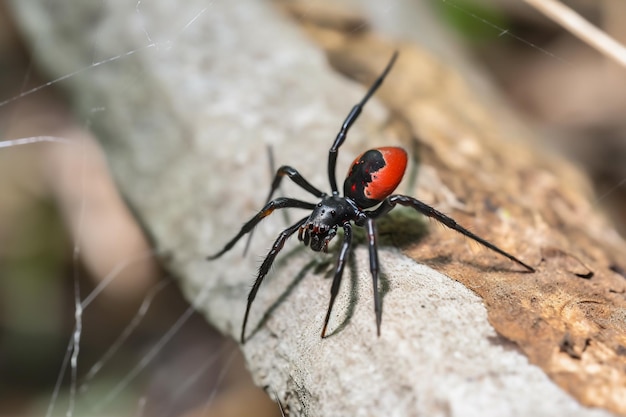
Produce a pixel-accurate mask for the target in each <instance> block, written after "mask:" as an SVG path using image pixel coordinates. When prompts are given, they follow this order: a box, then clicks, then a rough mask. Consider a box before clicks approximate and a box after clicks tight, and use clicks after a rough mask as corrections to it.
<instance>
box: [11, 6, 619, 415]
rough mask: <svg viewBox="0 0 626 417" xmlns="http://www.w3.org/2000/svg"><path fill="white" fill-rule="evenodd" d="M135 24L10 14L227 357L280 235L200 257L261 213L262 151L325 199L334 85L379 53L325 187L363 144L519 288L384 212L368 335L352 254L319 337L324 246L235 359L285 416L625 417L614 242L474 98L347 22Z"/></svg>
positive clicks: (413, 51) (361, 249) (122, 9)
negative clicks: (406, 164) (89, 131)
mask: <svg viewBox="0 0 626 417" xmlns="http://www.w3.org/2000/svg"><path fill="white" fill-rule="evenodd" d="M131 3H132V4H131ZM137 6H138V4H135V3H133V2H127V1H108V2H104V3H103V2H101V1H85V2H81V3H80V4H76V2H72V1H69V0H63V1H61V0H58V1H56V2H54V5H52V4H51V3H50V2H44V1H39V2H35V1H33V2H20V1H18V0H15V1H14V2H13V7H14V8H15V11H16V14H17V15H18V16H19V17H20V18H21V24H22V27H23V28H24V29H25V30H26V32H27V33H28V35H29V37H30V39H31V42H32V44H33V45H34V50H35V52H36V59H37V60H38V62H39V63H40V64H41V65H42V66H43V67H45V68H46V70H47V71H49V73H50V74H52V77H53V78H55V77H63V76H65V75H68V74H73V75H72V76H70V77H67V79H64V80H63V81H62V82H59V84H62V86H63V87H65V88H67V90H68V91H69V92H70V94H71V97H72V99H73V100H74V103H75V105H76V109H77V111H78V112H79V113H80V114H81V115H82V116H81V117H82V118H85V119H86V120H88V121H89V123H90V124H91V125H92V126H93V128H94V130H95V131H96V132H97V133H98V134H99V136H100V137H101V138H102V143H103V146H104V147H105V149H106V151H107V154H108V158H109V163H110V165H111V167H112V169H113V172H114V174H115V176H116V178H117V182H118V185H119V187H120V189H121V190H122V192H123V193H124V195H125V196H126V198H127V199H128V202H129V204H130V205H131V206H132V207H133V209H134V210H135V212H136V213H137V216H138V218H139V219H140V222H141V223H142V224H144V225H145V227H146V230H147V231H148V232H149V233H150V235H151V236H152V237H153V240H154V244H155V246H156V248H157V249H158V250H159V251H160V252H162V253H167V254H168V256H167V257H166V258H165V259H164V262H165V264H166V266H167V267H168V268H169V269H170V270H171V271H173V272H174V273H175V274H176V275H177V276H178V277H179V279H180V284H181V286H182V287H183V289H184V291H185V293H186V294H187V296H188V298H189V300H190V302H192V303H193V304H194V305H195V306H196V307H197V308H198V310H201V311H203V312H204V313H205V315H206V317H207V319H208V320H209V321H210V322H211V323H212V324H213V325H215V326H216V327H217V328H219V329H220V330H221V331H223V332H224V333H226V334H230V335H232V336H233V337H238V335H239V332H240V328H241V327H240V326H241V320H242V316H243V311H244V308H245V300H246V295H247V293H248V291H249V288H250V284H251V282H252V281H253V279H254V276H255V269H256V268H257V267H258V266H259V264H260V260H261V259H262V257H263V256H264V254H265V253H266V251H267V249H268V248H269V247H270V245H271V243H272V242H273V241H274V239H275V237H276V236H277V235H278V232H279V231H280V230H282V229H284V228H285V227H286V225H287V223H286V222H285V218H284V216H281V215H279V214H275V215H273V216H272V217H270V218H269V219H267V220H266V221H264V223H262V225H261V226H259V227H258V228H257V231H256V232H255V236H254V240H253V242H252V245H251V247H250V249H249V255H248V256H247V257H245V258H242V257H241V251H242V250H243V242H242V244H239V245H238V246H236V247H235V248H234V249H233V250H232V251H231V252H229V253H228V254H227V255H225V256H224V257H222V258H220V259H218V260H216V261H213V262H212V263H209V262H207V261H206V260H205V257H206V255H207V254H211V253H215V252H216V251H218V250H219V249H220V248H221V247H222V246H223V245H224V244H225V243H226V242H227V241H228V240H229V239H230V238H231V236H233V235H234V234H235V233H236V232H237V231H238V230H239V227H240V225H241V224H242V223H243V222H244V221H245V220H247V219H248V218H249V217H251V216H252V215H253V214H254V213H255V211H256V210H258V209H259V208H260V207H261V206H262V204H263V202H264V199H265V197H266V194H267V190H268V187H269V183H270V174H269V168H268V161H267V156H266V148H267V146H268V145H271V146H273V149H274V153H275V156H276V164H277V165H282V164H289V165H293V166H294V167H295V168H297V169H298V170H299V171H300V172H301V173H302V174H303V175H304V176H305V177H306V178H307V179H309V180H310V181H311V182H312V183H313V184H315V185H316V186H318V187H319V188H323V189H325V190H326V189H327V188H328V186H327V185H326V184H327V178H326V160H327V151H328V147H329V146H330V144H331V142H332V140H333V138H334V136H335V135H336V133H337V131H338V129H339V127H340V124H341V122H342V121H343V119H344V117H345V116H346V115H347V113H348V111H349V109H350V108H351V106H352V105H353V104H354V103H356V102H357V101H358V100H360V98H361V97H362V95H363V93H364V87H362V86H359V85H357V84H356V83H354V82H352V81H350V80H349V79H346V77H342V76H340V75H339V74H338V73H341V74H345V75H347V76H348V77H349V78H354V79H356V80H358V81H360V82H363V83H365V84H368V83H370V82H371V81H372V80H373V79H374V78H375V76H376V75H377V74H378V73H379V72H380V71H381V70H382V68H383V67H384V65H385V63H386V61H387V60H388V59H389V57H390V56H391V54H392V52H393V50H395V49H397V50H399V52H400V58H399V60H398V62H397V65H396V66H395V67H394V69H393V71H392V72H391V73H390V75H389V77H388V79H387V80H386V81H385V84H384V86H383V88H381V90H380V92H379V93H377V95H376V97H375V99H373V100H372V102H371V103H368V105H367V108H366V111H365V112H364V113H363V115H362V116H361V119H360V120H359V122H358V123H357V124H356V125H355V126H354V127H353V129H352V130H351V132H350V135H349V138H348V140H347V141H346V143H345V145H344V146H343V147H342V148H341V151H340V155H339V164H338V166H339V168H338V178H340V177H341V176H342V175H341V173H342V172H345V170H346V169H347V166H348V164H349V162H350V161H351V160H352V159H353V158H354V157H355V156H356V155H358V154H359V153H361V152H362V151H363V150H365V149H367V148H368V147H372V146H383V145H390V144H398V145H402V146H404V147H405V148H407V149H408V150H409V152H410V154H411V155H412V157H413V159H414V163H413V167H419V168H418V169H415V168H414V169H413V170H412V171H411V172H410V173H409V175H407V178H406V179H405V181H404V183H403V184H402V185H401V186H400V188H399V192H401V193H404V194H408V195H412V196H417V197H418V198H420V199H421V200H423V201H424V202H426V203H428V204H431V205H434V206H435V207H437V208H438V209H439V210H441V211H443V212H446V213H448V214H449V215H451V216H452V217H454V218H455V219H457V220H458V221H459V223H461V224H463V225H466V226H467V227H469V228H470V229H471V230H472V231H473V232H475V233H476V234H478V235H480V236H483V237H484V238H486V239H488V240H490V241H491V242H493V243H494V244H496V245H497V246H499V247H501V248H503V249H504V250H506V251H508V252H511V253H513V254H514V255H515V256H517V257H519V258H521V259H522V260H524V261H525V262H527V263H529V264H531V265H533V266H535V267H536V268H537V272H536V273H532V274H530V273H525V272H524V271H523V270H522V269H521V268H520V267H519V266H517V265H516V264H513V263H511V262H510V261H508V260H507V259H505V258H502V257H500V256H498V255H497V254H494V253H492V252H491V251H488V250H486V249H482V248H476V249H475V250H473V249H472V248H471V247H470V246H471V245H468V244H467V242H468V240H467V239H465V238H463V237H462V236H460V235H458V234H456V233H454V232H451V231H448V230H445V229H444V228H440V227H434V225H433V224H429V223H427V222H426V221H424V220H422V219H421V218H420V217H419V216H417V215H415V214H414V213H412V212H411V211H410V210H397V212H396V214H395V215H390V216H389V217H388V219H387V220H386V221H383V222H381V224H380V230H379V233H380V241H381V242H380V243H381V247H380V262H381V265H382V269H383V279H382V283H381V288H380V290H381V292H382V294H383V323H382V334H381V336H380V337H379V338H377V337H376V327H375V321H374V312H373V301H372V288H371V279H370V276H369V266H368V258H367V249H366V245H364V237H363V235H357V236H356V242H355V243H356V244H355V245H354V246H355V249H354V255H353V256H352V257H351V258H350V265H349V268H348V270H347V271H346V274H345V278H344V282H343V285H342V288H341V291H340V295H339V297H338V301H337V303H336V305H335V308H334V310H333V315H332V317H331V321H330V326H329V327H330V336H329V337H328V338H326V339H323V340H322V339H320V337H319V335H320V331H321V327H322V322H323V319H324V315H325V313H326V308H327V303H328V296H329V290H330V280H329V279H327V278H328V276H329V274H332V271H333V267H334V257H335V256H336V255H337V252H338V249H337V248H336V247H334V248H331V250H330V254H329V255H324V254H321V255H317V254H314V253H313V252H311V251H309V250H305V249H304V248H303V247H302V246H299V245H297V244H296V243H295V242H290V244H288V245H287V246H286V248H285V249H284V250H283V252H284V254H283V256H282V257H279V259H278V261H277V263H276V265H275V266H274V268H273V269H272V271H271V274H270V276H269V277H268V278H267V279H266V281H265V282H264V283H263V285H262V286H261V289H260V291H259V294H258V296H257V299H256V301H255V303H254V306H253V308H252V311H251V315H250V322H249V326H248V337H249V341H248V342H247V343H246V344H245V345H244V346H243V350H244V354H245V356H246V358H247V361H248V364H249V368H250V370H251V371H252V373H253V375H254V378H255V380H256V381H257V383H258V384H259V385H261V386H267V387H270V388H271V391H273V392H276V393H277V394H278V397H279V398H280V399H281V401H282V403H283V404H284V405H285V407H286V408H287V409H288V411H289V412H290V413H291V415H310V416H318V415H319V416H322V415H323V416H330V415H342V416H346V415H402V416H412V415H428V416H433V415H503V414H504V415H516V414H517V415H546V416H548V415H566V414H567V415H605V414H606V413H605V412H604V411H601V410H592V409H588V408H586V407H583V406H581V405H580V404H579V402H580V403H582V404H585V405H588V406H594V407H602V408H605V409H607V410H610V411H612V412H615V413H621V414H626V400H625V399H626V388H625V387H626V353H625V352H626V317H625V315H624V311H626V309H625V308H626V301H625V299H624V294H625V293H626V280H625V277H624V272H623V271H624V268H626V265H624V261H623V254H624V253H625V252H626V244H625V243H624V241H623V240H622V239H621V238H620V237H619V236H618V235H617V234H616V233H615V231H614V230H613V229H612V228H611V226H610V225H608V224H606V222H605V220H604V218H603V217H602V216H601V215H600V214H599V213H598V212H597V210H596V208H595V207H594V206H593V205H592V204H591V203H590V200H591V198H592V197H591V193H590V191H589V187H588V184H587V181H586V179H585V178H584V177H583V176H582V175H581V174H580V173H578V172H576V171H575V169H573V168H572V167H571V166H570V165H568V164H567V163H566V162H564V161H562V160H560V159H559V158H557V157H555V156H553V155H549V154H547V153H546V152H545V150H544V149H541V148H540V147H539V146H538V144H539V143H540V138H538V137H537V136H536V134H535V133H534V132H532V131H531V130H530V129H528V128H527V127H525V126H524V125H523V124H522V123H521V122H520V121H519V120H517V119H516V118H515V116H514V115H513V114H512V113H511V112H509V111H508V110H507V109H506V106H504V105H503V104H502V102H500V101H499V100H498V99H497V98H495V97H494V96H493V95H492V93H490V92H485V90H472V89H470V88H469V87H468V84H467V83H466V82H465V80H464V79H463V78H462V76H461V75H460V74H458V73H456V72H455V68H454V67H449V66H446V65H444V64H442V63H441V62H439V61H437V60H436V59H435V58H434V57H433V56H432V55H431V54H430V53H428V52H425V51H424V49H422V48H420V46H419V45H417V44H413V43H408V42H406V43H403V44H399V43H392V42H390V41H385V40H382V39H381V38H380V36H378V35H377V34H375V33H374V32H372V31H371V30H369V29H368V28H367V24H366V23H367V22H366V21H364V20H362V18H361V17H359V16H358V15H354V14H341V13H339V12H330V13H329V12H326V11H324V10H318V9H314V8H312V7H311V5H307V4H305V6H307V7H302V6H298V5H293V4H292V5H288V6H283V8H282V10H281V9H279V7H278V6H277V5H271V4H268V3H260V2H254V1H251V0H240V1H237V2H214V3H210V4H206V2H202V1H191V0H189V1H187V2H184V5H183V4H179V3H174V2H169V1H152V2H149V3H148V2H143V3H141V8H140V9H138V8H137ZM329 16H330V17H329ZM294 17H296V19H294ZM38 18H41V20H38ZM322 51H325V52H326V55H327V57H328V62H330V64H331V65H330V66H329V65H328V64H327V61H326V60H325V56H324V53H323V52H322ZM94 57H95V58H94ZM94 62H95V63H96V64H94ZM417 170H419V177H416V171H417ZM416 178H417V180H416ZM286 182H287V181H286ZM283 190H284V193H285V194H288V195H294V196H296V197H302V198H306V199H308V200H310V198H309V196H306V194H303V193H302V192H301V190H298V189H297V187H294V186H292V185H291V184H286V185H285V186H284V187H283ZM305 214H306V213H304V212H300V211H297V212H296V211H294V212H292V213H290V214H289V218H290V219H291V222H295V221H296V219H299V218H301V217H302V216H304V215H305ZM294 240H295V239H294ZM337 240H339V239H337ZM424 264H425V265H424ZM444 274H445V275H444ZM554 383H556V384H554ZM557 385H558V386H560V388H559V387H557ZM574 398H575V400H574Z"/></svg>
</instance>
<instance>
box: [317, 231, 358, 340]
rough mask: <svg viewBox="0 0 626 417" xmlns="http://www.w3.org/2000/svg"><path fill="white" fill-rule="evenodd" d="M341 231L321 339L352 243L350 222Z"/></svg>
mask: <svg viewBox="0 0 626 417" xmlns="http://www.w3.org/2000/svg"><path fill="white" fill-rule="evenodd" d="M343 231H344V234H343V244H342V245H341V252H339V256H338V257H337V266H336V267H335V277H334V278H333V284H332V286H331V287H330V302H329V304H328V311H327V312H326V318H325V319H324V327H323V328H322V339H323V338H324V337H325V336H326V326H328V320H329V319H330V312H331V311H332V309H333V305H334V304H335V298H336V297H337V293H338V292H339V285H340V284H341V277H342V276H343V267H344V266H345V264H346V260H347V258H348V254H349V253H350V244H351V243H352V226H351V225H350V222H346V223H344V224H343Z"/></svg>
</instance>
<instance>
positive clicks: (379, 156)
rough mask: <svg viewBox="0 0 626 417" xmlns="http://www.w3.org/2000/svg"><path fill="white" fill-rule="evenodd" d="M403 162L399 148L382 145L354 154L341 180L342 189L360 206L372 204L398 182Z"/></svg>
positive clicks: (405, 158) (382, 198)
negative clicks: (355, 155) (343, 179)
mask: <svg viewBox="0 0 626 417" xmlns="http://www.w3.org/2000/svg"><path fill="white" fill-rule="evenodd" d="M406 164H407V154H406V151H405V150H404V149H402V148H398V147H395V146H385V147H382V148H376V149H370V150H369V151H367V152H364V153H362V154H361V155H359V156H357V158H356V159H355V160H354V162H352V165H351V166H350V169H349V170H348V176H347V177H346V180H345V182H344V183H343V193H344V195H345V196H346V197H348V198H350V199H352V200H354V202H356V203H357V205H358V206H359V207H361V208H369V207H373V206H375V205H376V204H378V203H380V202H381V201H383V200H384V199H385V198H386V197H387V196H389V195H390V194H391V193H392V192H393V191H394V190H395V189H396V187H397V186H398V184H400V181H402V177H403V176H404V171H405V169H406Z"/></svg>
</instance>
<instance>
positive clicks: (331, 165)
mask: <svg viewBox="0 0 626 417" xmlns="http://www.w3.org/2000/svg"><path fill="white" fill-rule="evenodd" d="M397 57H398V51H395V52H394V53H393V55H392V56H391V59H390V60H389V63H388V64H387V66H386V67H385V69H384V70H383V72H382V74H380V75H379V76H378V78H377V79H376V81H374V83H373V84H372V86H371V87H370V89H369V90H367V93H365V97H363V99H362V100H361V101H360V102H359V103H357V104H355V105H354V107H352V110H350V113H349V114H348V117H346V119H345V120H344V121H343V124H342V125H341V129H340V130H339V133H338V134H337V137H336V138H335V141H334V142H333V145H332V146H331V147H330V150H329V151H328V180H329V181H330V188H331V189H332V191H333V195H338V194H339V191H337V178H336V176H335V174H336V173H335V167H336V165H337V153H338V151H339V147H340V146H341V145H342V144H343V142H344V141H345V140H346V136H347V135H348V131H349V130H350V127H352V125H353V124H354V122H355V121H356V120H357V119H358V118H359V115H360V114H361V111H363V107H364V106H365V103H367V100H369V99H370V97H371V96H372V95H373V94H374V93H375V92H376V90H378V87H380V85H381V84H382V83H383V81H384V79H385V77H386V76H387V73H388V72H389V70H390V69H391V67H392V66H393V64H394V62H395V61H396V58H397Z"/></svg>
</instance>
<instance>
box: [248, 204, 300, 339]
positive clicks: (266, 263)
mask: <svg viewBox="0 0 626 417" xmlns="http://www.w3.org/2000/svg"><path fill="white" fill-rule="evenodd" d="M308 218H309V216H306V217H304V218H303V219H301V220H300V221H298V222H297V223H296V224H294V225H293V226H290V227H288V228H287V229H285V230H283V231H282V232H281V234H280V235H279V236H278V238H277V239H276V241H275V242H274V244H273V245H272V249H270V251H269V253H268V254H267V256H266V257H265V259H264V260H263V263H262V264H261V267H260V268H259V275H258V276H257V278H256V280H255V281H254V285H252V289H251V290H250V293H248V304H247V305H246V313H245V315H244V316H243V325H242V326H241V344H243V343H245V334H246V324H247V323H248V314H250V307H251V306H252V302H253V301H254V298H255V297H256V293H257V291H259V287H260V286H261V283H262V282H263V279H264V278H265V276H266V275H267V273H268V272H269V270H270V268H271V267H272V264H273V263H274V259H276V255H278V253H279V252H280V251H281V249H282V248H283V246H284V245H285V241H286V240H287V239H288V238H289V236H291V235H293V234H294V233H295V232H296V230H298V229H299V228H300V226H302V225H303V224H304V223H305V222H306V221H307V219H308Z"/></svg>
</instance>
